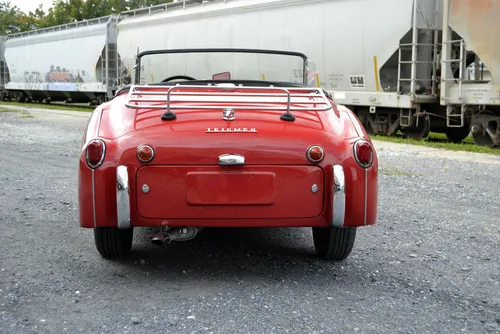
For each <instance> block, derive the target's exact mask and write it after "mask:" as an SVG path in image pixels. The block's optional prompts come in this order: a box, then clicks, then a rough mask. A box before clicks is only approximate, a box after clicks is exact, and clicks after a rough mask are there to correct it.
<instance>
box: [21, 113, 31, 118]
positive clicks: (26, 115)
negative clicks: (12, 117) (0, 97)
mask: <svg viewBox="0 0 500 334" xmlns="http://www.w3.org/2000/svg"><path fill="white" fill-rule="evenodd" d="M18 118H35V116H33V115H30V114H23V115H21V116H19V117H18Z"/></svg>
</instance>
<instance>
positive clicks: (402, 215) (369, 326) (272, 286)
mask: <svg viewBox="0 0 500 334" xmlns="http://www.w3.org/2000/svg"><path fill="white" fill-rule="evenodd" d="M1 108H3V107H2V106H0V109H1ZM18 109H19V108H18ZM88 116H89V114H88V113H81V112H80V113H79V112H61V111H43V112H40V111H37V110H36V109H31V110H30V111H29V112H27V111H24V112H0V181H1V183H0V185H1V186H0V224H1V231H0V253H1V257H0V332H3V333H26V332H37V333H45V332H52V333H61V332H80V331H81V332H92V333H100V332H119V333H153V332H158V333H235V332H238V333H240V332H241V333H265V334H269V333H333V332H342V333H437V332H439V333H461V332H466V333H485V332H491V333H499V332H500V261H499V255H500V219H499V213H500V204H499V203H500V201H499V195H500V191H499V190H500V157H495V156H485V155H481V156H480V157H482V158H481V159H480V160H479V159H478V158H477V157H475V156H472V155H468V154H466V155H464V154H463V153H454V154H450V153H448V154H447V155H446V156H444V155H443V154H442V151H436V150H428V149H426V148H423V147H418V148H415V147H409V146H404V145H395V144H389V143H376V145H377V147H378V149H379V150H378V154H379V158H380V165H381V171H380V185H379V186H380V202H379V218H378V224H377V225H376V226H374V227H367V228H361V229H359V231H358V238H357V240H356V244H355V248H354V250H353V253H352V254H351V257H349V258H348V259H347V260H346V261H344V262H342V263H329V262H325V261H322V260H319V259H317V258H316V257H315V252H314V248H313V243H312V236H311V232H310V230H309V229H286V230H279V229H269V230H266V229H244V230H243V229H242V230H230V229H227V230H205V231H203V233H201V234H200V235H199V236H198V237H197V238H196V239H195V240H193V241H191V242H187V243H173V244H171V245H168V246H166V247H164V248H158V247H156V246H154V245H151V243H150V242H149V240H148V235H149V232H150V231H149V230H141V231H137V232H136V234H135V239H134V245H133V251H132V252H131V253H130V255H129V257H128V258H127V259H124V260H120V261H106V260H104V259H102V258H101V257H100V256H99V254H98V253H97V251H96V249H95V246H94V239H93V234H92V231H91V230H85V229H81V228H80V227H79V226H78V215H77V213H78V211H77V208H78V206H77V205H78V203H77V159H78V158H77V157H78V153H79V152H78V150H79V148H80V143H81V137H82V133H83V132H82V131H83V127H84V124H85V121H86V119H87V117H88ZM464 157H465V158H464ZM470 157H472V158H470Z"/></svg>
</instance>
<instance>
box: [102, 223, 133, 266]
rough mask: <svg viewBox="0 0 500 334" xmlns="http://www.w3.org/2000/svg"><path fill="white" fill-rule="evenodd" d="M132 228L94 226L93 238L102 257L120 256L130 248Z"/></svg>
mask: <svg viewBox="0 0 500 334" xmlns="http://www.w3.org/2000/svg"><path fill="white" fill-rule="evenodd" d="M133 237H134V229H133V228H130V229H126V230H122V229H119V228H117V227H96V228H95V229H94V239H95V244H96V247H97V250H98V251H99V253H101V255H102V256H103V257H106V258H111V257H122V256H124V255H126V254H127V253H128V252H129V251H130V249H131V248H132V240H133Z"/></svg>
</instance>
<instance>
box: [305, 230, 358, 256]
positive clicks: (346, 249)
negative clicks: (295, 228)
mask: <svg viewBox="0 0 500 334" xmlns="http://www.w3.org/2000/svg"><path fill="white" fill-rule="evenodd" d="M312 230H313V231H312V232H313V240H314V247H315V248H316V253H318V255H319V256H320V257H323V258H326V259H327V260H334V261H342V260H345V259H346V258H347V257H348V256H349V255H350V254H351V251H352V248H353V246H354V241H355V240H356V230H357V228H356V227H330V228H320V227H313V229H312Z"/></svg>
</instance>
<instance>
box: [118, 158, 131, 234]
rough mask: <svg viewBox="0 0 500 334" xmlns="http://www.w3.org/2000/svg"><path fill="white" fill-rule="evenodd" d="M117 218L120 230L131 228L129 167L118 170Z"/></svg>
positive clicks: (119, 167)
mask: <svg viewBox="0 0 500 334" xmlns="http://www.w3.org/2000/svg"><path fill="white" fill-rule="evenodd" d="M116 218H117V224H118V228H119V229H128V228H130V194H129V186H128V169H127V166H118V167H117V168H116Z"/></svg>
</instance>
